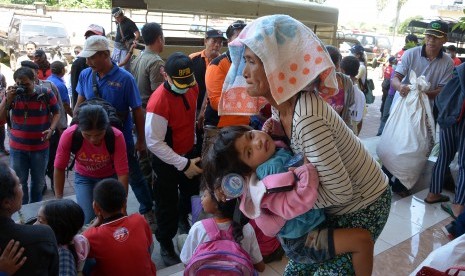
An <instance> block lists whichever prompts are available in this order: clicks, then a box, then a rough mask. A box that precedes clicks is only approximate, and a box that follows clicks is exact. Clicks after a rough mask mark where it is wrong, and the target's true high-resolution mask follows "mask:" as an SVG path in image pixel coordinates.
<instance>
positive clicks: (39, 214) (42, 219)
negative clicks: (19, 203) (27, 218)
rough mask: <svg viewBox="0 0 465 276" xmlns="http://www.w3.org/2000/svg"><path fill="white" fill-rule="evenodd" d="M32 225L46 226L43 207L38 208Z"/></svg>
mask: <svg viewBox="0 0 465 276" xmlns="http://www.w3.org/2000/svg"><path fill="white" fill-rule="evenodd" d="M34 224H47V219H45V214H44V206H41V207H40V208H39V211H37V221H36V222H35V223H34Z"/></svg>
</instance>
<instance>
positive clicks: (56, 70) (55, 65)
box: [50, 60, 65, 75]
mask: <svg viewBox="0 0 465 276" xmlns="http://www.w3.org/2000/svg"><path fill="white" fill-rule="evenodd" d="M50 69H51V70H52V74H55V75H59V74H61V73H63V70H64V69H65V64H64V63H63V62H61V61H59V60H57V61H54V62H52V64H50Z"/></svg>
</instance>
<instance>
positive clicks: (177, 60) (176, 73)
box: [165, 52, 196, 89]
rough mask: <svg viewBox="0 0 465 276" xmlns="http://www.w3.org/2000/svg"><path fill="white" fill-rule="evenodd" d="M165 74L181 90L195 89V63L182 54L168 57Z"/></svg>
mask: <svg viewBox="0 0 465 276" xmlns="http://www.w3.org/2000/svg"><path fill="white" fill-rule="evenodd" d="M165 72H166V74H168V76H169V77H170V78H171V80H172V81H173V84H174V86H176V87H177V88H179V89H186V88H189V87H193V86H195V84H196V81H195V77H194V63H193V62H192V60H191V59H190V58H189V57H188V56H186V55H185V54H183V53H181V52H176V53H174V54H172V55H171V56H169V57H168V59H167V60H166V63H165Z"/></svg>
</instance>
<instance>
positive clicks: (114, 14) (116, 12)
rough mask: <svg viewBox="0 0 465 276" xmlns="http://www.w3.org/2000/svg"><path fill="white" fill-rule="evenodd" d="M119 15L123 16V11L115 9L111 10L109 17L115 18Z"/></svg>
mask: <svg viewBox="0 0 465 276" xmlns="http://www.w3.org/2000/svg"><path fill="white" fill-rule="evenodd" d="M121 14H123V10H122V9H121V8H120V7H115V8H113V9H111V15H112V16H113V17H117V16H119V15H121Z"/></svg>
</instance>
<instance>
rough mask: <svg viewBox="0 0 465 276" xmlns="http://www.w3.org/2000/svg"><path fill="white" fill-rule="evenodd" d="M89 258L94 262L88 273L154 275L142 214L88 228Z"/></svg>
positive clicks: (150, 233)
mask: <svg viewBox="0 0 465 276" xmlns="http://www.w3.org/2000/svg"><path fill="white" fill-rule="evenodd" d="M83 235H84V236H85V237H86V238H87V239H88V240H89V244H90V251H89V255H88V256H87V257H88V258H95V260H96V261H97V264H96V265H95V267H94V268H93V269H92V273H91V275H156V274H157V270H156V268H155V264H154V263H153V262H152V259H151V256H150V251H151V247H152V246H153V238H152V232H151V231H150V227H149V225H148V224H147V222H146V221H145V219H144V217H143V216H141V215H139V214H132V215H130V216H125V217H122V218H120V219H117V220H114V221H111V222H108V223H104V224H102V225H100V226H98V227H92V228H89V229H87V230H86V231H85V232H84V233H83Z"/></svg>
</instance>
